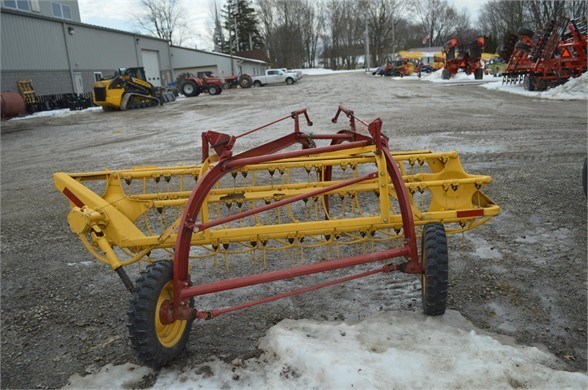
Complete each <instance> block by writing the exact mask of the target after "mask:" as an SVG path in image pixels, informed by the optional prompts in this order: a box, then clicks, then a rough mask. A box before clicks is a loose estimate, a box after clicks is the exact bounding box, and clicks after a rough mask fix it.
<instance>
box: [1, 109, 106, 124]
mask: <svg viewBox="0 0 588 390" xmlns="http://www.w3.org/2000/svg"><path fill="white" fill-rule="evenodd" d="M91 111H102V108H101V107H89V108H86V109H85V110H81V111H80V110H74V111H72V110H70V109H69V108H63V109H61V110H51V111H40V112H35V113H34V114H31V115H26V116H19V117H16V118H12V119H10V121H19V120H23V119H31V118H56V117H62V118H63V117H66V116H70V115H75V114H77V113H80V112H91Z"/></svg>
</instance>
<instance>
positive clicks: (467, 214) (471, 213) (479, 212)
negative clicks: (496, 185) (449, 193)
mask: <svg viewBox="0 0 588 390" xmlns="http://www.w3.org/2000/svg"><path fill="white" fill-rule="evenodd" d="M482 216H484V209H476V210H464V211H458V212H457V218H471V217H482Z"/></svg>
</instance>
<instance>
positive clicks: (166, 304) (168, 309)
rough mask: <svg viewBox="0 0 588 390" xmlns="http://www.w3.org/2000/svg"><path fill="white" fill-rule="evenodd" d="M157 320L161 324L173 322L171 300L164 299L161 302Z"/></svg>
mask: <svg viewBox="0 0 588 390" xmlns="http://www.w3.org/2000/svg"><path fill="white" fill-rule="evenodd" d="M159 322H161V324H162V325H169V324H171V323H172V322H174V307H173V302H172V301H170V300H169V299H166V300H165V301H163V302H162V303H161V306H160V308H159Z"/></svg>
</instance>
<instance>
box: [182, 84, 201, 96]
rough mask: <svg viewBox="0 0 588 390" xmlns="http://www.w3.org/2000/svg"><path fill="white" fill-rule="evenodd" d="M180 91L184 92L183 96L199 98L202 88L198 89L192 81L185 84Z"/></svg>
mask: <svg viewBox="0 0 588 390" xmlns="http://www.w3.org/2000/svg"><path fill="white" fill-rule="evenodd" d="M180 89H181V90H182V94H183V95H184V96H187V97H191V96H198V95H199V94H200V88H198V86H197V85H196V83H195V82H193V81H190V80H188V81H186V82H184V83H183V84H182V86H181V87H180Z"/></svg>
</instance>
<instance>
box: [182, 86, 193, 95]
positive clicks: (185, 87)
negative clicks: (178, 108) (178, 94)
mask: <svg viewBox="0 0 588 390" xmlns="http://www.w3.org/2000/svg"><path fill="white" fill-rule="evenodd" d="M184 92H185V93H188V94H190V93H192V92H194V87H192V84H186V85H184Z"/></svg>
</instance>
